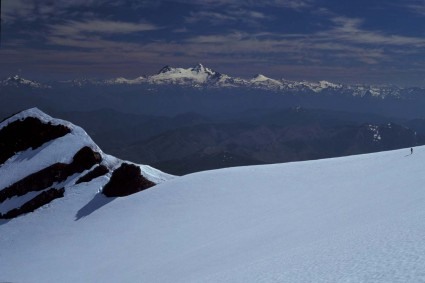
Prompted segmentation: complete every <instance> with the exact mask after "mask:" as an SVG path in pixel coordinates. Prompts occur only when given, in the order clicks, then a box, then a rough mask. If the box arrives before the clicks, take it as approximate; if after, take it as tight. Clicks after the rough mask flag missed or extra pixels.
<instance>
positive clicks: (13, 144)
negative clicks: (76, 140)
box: [0, 117, 71, 165]
mask: <svg viewBox="0 0 425 283" xmlns="http://www.w3.org/2000/svg"><path fill="white" fill-rule="evenodd" d="M70 132H71V130H70V129H69V128H68V127H66V126H63V125H52V124H50V123H47V124H45V123H43V122H42V121H40V120H39V119H37V118H34V117H28V118H25V119H24V120H22V121H21V120H18V121H14V122H12V123H10V124H8V125H7V126H6V127H4V128H3V129H1V130H0V165H1V164H3V163H4V162H5V161H6V160H7V159H9V158H10V157H12V156H13V155H14V154H15V153H16V152H19V151H23V150H27V149H29V148H32V149H36V148H38V147H39V146H41V145H42V144H44V143H46V142H48V141H51V140H53V139H56V138H59V137H62V136H64V135H66V134H68V133H70Z"/></svg>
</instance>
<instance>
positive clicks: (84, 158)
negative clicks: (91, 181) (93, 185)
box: [0, 146, 102, 203]
mask: <svg viewBox="0 0 425 283" xmlns="http://www.w3.org/2000/svg"><path fill="white" fill-rule="evenodd" d="M101 161H102V157H101V155H100V153H98V152H95V151H93V150H92V149H91V148H90V147H88V146H86V147H83V148H82V149H80V150H79V151H78V152H77V153H76V154H75V155H74V158H73V161H72V163H70V164H65V163H55V164H53V165H51V166H49V167H47V168H45V169H43V170H40V171H38V172H36V173H33V174H31V175H29V176H27V177H25V178H24V179H22V180H20V181H18V182H16V183H14V184H12V185H11V186H9V187H7V188H5V189H3V190H1V191H0V203H1V202H3V201H5V200H6V199H8V198H11V197H14V196H22V195H24V194H26V193H29V192H34V191H41V190H44V189H47V188H49V187H50V186H52V185H53V184H54V183H55V182H58V183H59V182H63V181H65V180H66V179H67V178H68V177H69V176H71V175H73V174H75V173H81V172H83V171H84V170H88V169H90V168H91V167H93V166H94V165H95V164H99V163H100V162H101Z"/></svg>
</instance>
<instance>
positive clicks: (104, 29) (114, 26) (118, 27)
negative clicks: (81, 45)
mask: <svg viewBox="0 0 425 283" xmlns="http://www.w3.org/2000/svg"><path fill="white" fill-rule="evenodd" d="M156 29H158V27H157V26H155V25H153V24H150V23H130V22H119V21H107V20H89V21H82V22H78V21H68V22H67V23H66V24H60V25H54V26H52V27H51V32H52V35H54V36H79V35H83V34H86V33H96V34H126V33H133V32H141V31H149V30H156Z"/></svg>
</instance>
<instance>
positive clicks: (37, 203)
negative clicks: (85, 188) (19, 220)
mask: <svg viewBox="0 0 425 283" xmlns="http://www.w3.org/2000/svg"><path fill="white" fill-rule="evenodd" d="M64 193H65V189H64V188H61V189H55V188H52V189H49V190H47V191H44V192H41V193H40V194H38V195H37V196H35V197H34V198H32V199H31V200H30V201H28V202H26V203H24V204H23V205H22V206H21V207H19V208H14V209H12V210H10V211H8V212H7V213H5V214H1V213H0V219H1V218H3V219H11V218H15V217H17V216H19V215H22V214H25V213H29V212H33V211H34V210H36V209H37V208H39V207H42V206H43V205H45V204H48V203H50V202H51V201H52V200H54V199H57V198H61V197H63V196H64Z"/></svg>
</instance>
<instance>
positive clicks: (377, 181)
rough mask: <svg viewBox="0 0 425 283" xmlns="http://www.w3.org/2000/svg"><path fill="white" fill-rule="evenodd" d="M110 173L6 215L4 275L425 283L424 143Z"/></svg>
mask: <svg viewBox="0 0 425 283" xmlns="http://www.w3.org/2000/svg"><path fill="white" fill-rule="evenodd" d="M409 154H410V149H403V150H395V151H389V152H381V153H375V154H366V155H358V156H351V157H345V158H334V159H325V160H317V161H307V162H295V163H286V164H276V165H265V166H249V167H239V168H230V169H222V170H214V171H205V172H200V173H196V174H191V175H186V176H184V177H180V178H174V179H171V180H169V181H166V182H164V183H162V184H160V185H158V186H155V187H153V188H151V189H148V190H145V191H142V192H140V193H137V194H135V195H131V196H128V197H124V198H115V199H113V198H109V199H108V198H106V197H104V196H103V195H101V194H98V191H99V189H100V188H101V186H102V184H104V182H105V179H106V178H107V177H100V178H98V179H96V180H95V181H94V182H92V183H91V184H90V185H87V184H85V183H82V184H80V185H76V186H73V187H72V188H70V189H68V190H67V191H66V193H65V197H64V198H61V199H57V200H55V201H53V202H52V203H51V204H49V205H47V206H45V207H43V208H41V209H38V210H37V211H35V212H33V213H30V214H27V215H24V216H21V217H18V218H16V219H13V220H11V221H9V222H5V221H3V222H0V263H1V264H0V282H1V281H6V282H244V283H245V282H412V283H413V282H415V283H417V282H425V174H424V172H425V147H417V148H415V149H414V153H413V155H409Z"/></svg>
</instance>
